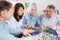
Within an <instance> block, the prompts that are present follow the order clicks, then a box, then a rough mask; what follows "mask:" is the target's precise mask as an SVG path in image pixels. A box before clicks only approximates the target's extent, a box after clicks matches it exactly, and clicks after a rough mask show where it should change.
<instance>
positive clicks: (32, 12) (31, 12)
mask: <svg viewBox="0 0 60 40" xmlns="http://www.w3.org/2000/svg"><path fill="white" fill-rule="evenodd" d="M36 10H37V9H36V7H31V9H30V14H31V15H34V13H36Z"/></svg>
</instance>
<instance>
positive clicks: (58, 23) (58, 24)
mask: <svg viewBox="0 0 60 40" xmlns="http://www.w3.org/2000/svg"><path fill="white" fill-rule="evenodd" d="M56 19H57V20H56V21H57V23H56V25H55V26H53V29H57V30H60V17H59V16H57V18H56Z"/></svg>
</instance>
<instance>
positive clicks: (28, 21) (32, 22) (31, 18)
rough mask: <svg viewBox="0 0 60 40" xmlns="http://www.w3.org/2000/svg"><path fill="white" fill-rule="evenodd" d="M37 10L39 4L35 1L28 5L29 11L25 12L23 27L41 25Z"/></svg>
mask: <svg viewBox="0 0 60 40" xmlns="http://www.w3.org/2000/svg"><path fill="white" fill-rule="evenodd" d="M36 11H37V6H36V4H35V3H32V4H31V5H30V6H29V7H28V12H27V13H25V14H24V16H23V18H22V24H23V27H26V28H34V26H38V27H40V24H41V23H40V20H39V16H38V15H37V13H36Z"/></svg>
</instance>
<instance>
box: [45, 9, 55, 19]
mask: <svg viewBox="0 0 60 40" xmlns="http://www.w3.org/2000/svg"><path fill="white" fill-rule="evenodd" d="M54 12H55V9H52V8H47V9H46V15H47V17H48V18H50V17H51V16H52V15H53V14H54Z"/></svg>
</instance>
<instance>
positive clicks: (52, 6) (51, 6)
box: [47, 5, 55, 9]
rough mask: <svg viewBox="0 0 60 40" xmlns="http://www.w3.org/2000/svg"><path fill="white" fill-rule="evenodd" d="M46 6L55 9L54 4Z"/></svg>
mask: <svg viewBox="0 0 60 40" xmlns="http://www.w3.org/2000/svg"><path fill="white" fill-rule="evenodd" d="M47 8H52V9H55V6H54V5H48V6H47Z"/></svg>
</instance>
